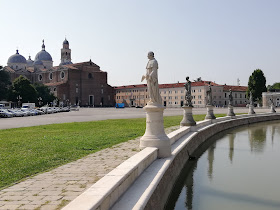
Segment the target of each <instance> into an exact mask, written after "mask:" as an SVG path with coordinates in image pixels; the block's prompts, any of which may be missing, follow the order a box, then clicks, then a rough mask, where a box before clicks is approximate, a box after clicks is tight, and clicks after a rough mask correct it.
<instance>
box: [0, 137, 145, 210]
mask: <svg viewBox="0 0 280 210" xmlns="http://www.w3.org/2000/svg"><path fill="white" fill-rule="evenodd" d="M138 151H140V150H139V138H138V139H135V140H130V141H128V142H125V143H121V144H118V145H115V146H113V147H111V148H107V149H104V150H102V151H99V152H96V153H94V154H91V155H88V156H86V157H85V158H82V159H79V160H77V161H75V162H72V163H68V164H66V165H63V166H60V167H58V168H56V169H53V170H51V171H49V172H46V173H42V174H39V175H36V176H34V177H32V178H29V179H27V180H25V181H22V182H20V183H18V184H15V185H13V186H11V187H8V188H6V189H3V190H1V191H0V209H5V210H6V209H38V210H39V209H41V210H43V209H46V210H53V209H61V208H62V207H63V206H65V205H66V204H68V203H69V202H70V201H71V200H73V199H74V198H76V197H77V196H78V195H80V194H81V193H82V192H83V191H85V190H86V189H87V188H89V187H90V186H91V185H92V184H93V183H95V182H96V181H98V180H99V179H100V178H102V177H103V176H104V175H106V174H107V173H109V172H110V171H111V170H113V169H114V168H115V167H117V166H118V165H119V164H121V163H122V162H123V161H124V160H126V159H128V158H129V157H131V156H133V155H134V154H136V153H137V152H138Z"/></svg>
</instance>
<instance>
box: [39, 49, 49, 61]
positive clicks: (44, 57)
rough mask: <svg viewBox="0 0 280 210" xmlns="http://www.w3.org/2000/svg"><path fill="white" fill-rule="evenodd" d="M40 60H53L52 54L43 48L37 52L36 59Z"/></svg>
mask: <svg viewBox="0 0 280 210" xmlns="http://www.w3.org/2000/svg"><path fill="white" fill-rule="evenodd" d="M36 60H40V61H52V56H51V55H50V54H49V53H48V52H47V51H45V50H41V51H40V52H38V53H37V55H36V56H35V61H36Z"/></svg>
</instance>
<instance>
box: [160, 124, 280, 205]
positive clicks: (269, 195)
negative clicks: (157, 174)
mask: <svg viewBox="0 0 280 210" xmlns="http://www.w3.org/2000/svg"><path fill="white" fill-rule="evenodd" d="M279 140H280V120H278V121H269V122H261V123H255V124H250V125H247V126H241V127H238V128H233V129H229V130H226V131H223V132H220V133H218V134H216V135H215V136H213V137H211V138H210V139H208V140H207V142H205V143H204V144H203V145H202V146H201V147H200V148H199V149H198V150H196V152H195V153H194V155H195V157H196V159H195V160H193V161H191V162H190V163H189V164H187V165H186V167H185V168H184V169H183V170H182V172H181V174H180V176H179V178H178V180H177V181H176V184H175V185H174V187H173V190H172V192H171V193H170V199H169V201H168V203H167V206H166V207H165V209H168V210H169V209H175V210H185V209H188V210H189V209H199V210H203V209H207V210H211V209H227V210H231V209H232V210H233V209H243V210H247V209H255V210H257V209H259V210H261V209H267V210H273V209H280V202H279V193H280V190H279V189H280V183H279V176H280V170H279V167H278V165H277V164H278V160H279V159H280V141H279Z"/></svg>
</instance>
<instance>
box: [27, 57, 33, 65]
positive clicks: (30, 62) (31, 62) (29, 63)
mask: <svg viewBox="0 0 280 210" xmlns="http://www.w3.org/2000/svg"><path fill="white" fill-rule="evenodd" d="M26 62H27V67H31V66H33V63H34V61H33V60H31V57H30V56H29V58H28V60H27V61H26Z"/></svg>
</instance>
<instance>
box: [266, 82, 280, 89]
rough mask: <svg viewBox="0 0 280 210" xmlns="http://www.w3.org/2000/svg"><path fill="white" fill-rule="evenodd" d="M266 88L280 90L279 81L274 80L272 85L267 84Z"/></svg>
mask: <svg viewBox="0 0 280 210" xmlns="http://www.w3.org/2000/svg"><path fill="white" fill-rule="evenodd" d="M267 89H268V90H269V91H275V90H280V82H275V83H274V84H273V85H268V86H267Z"/></svg>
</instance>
